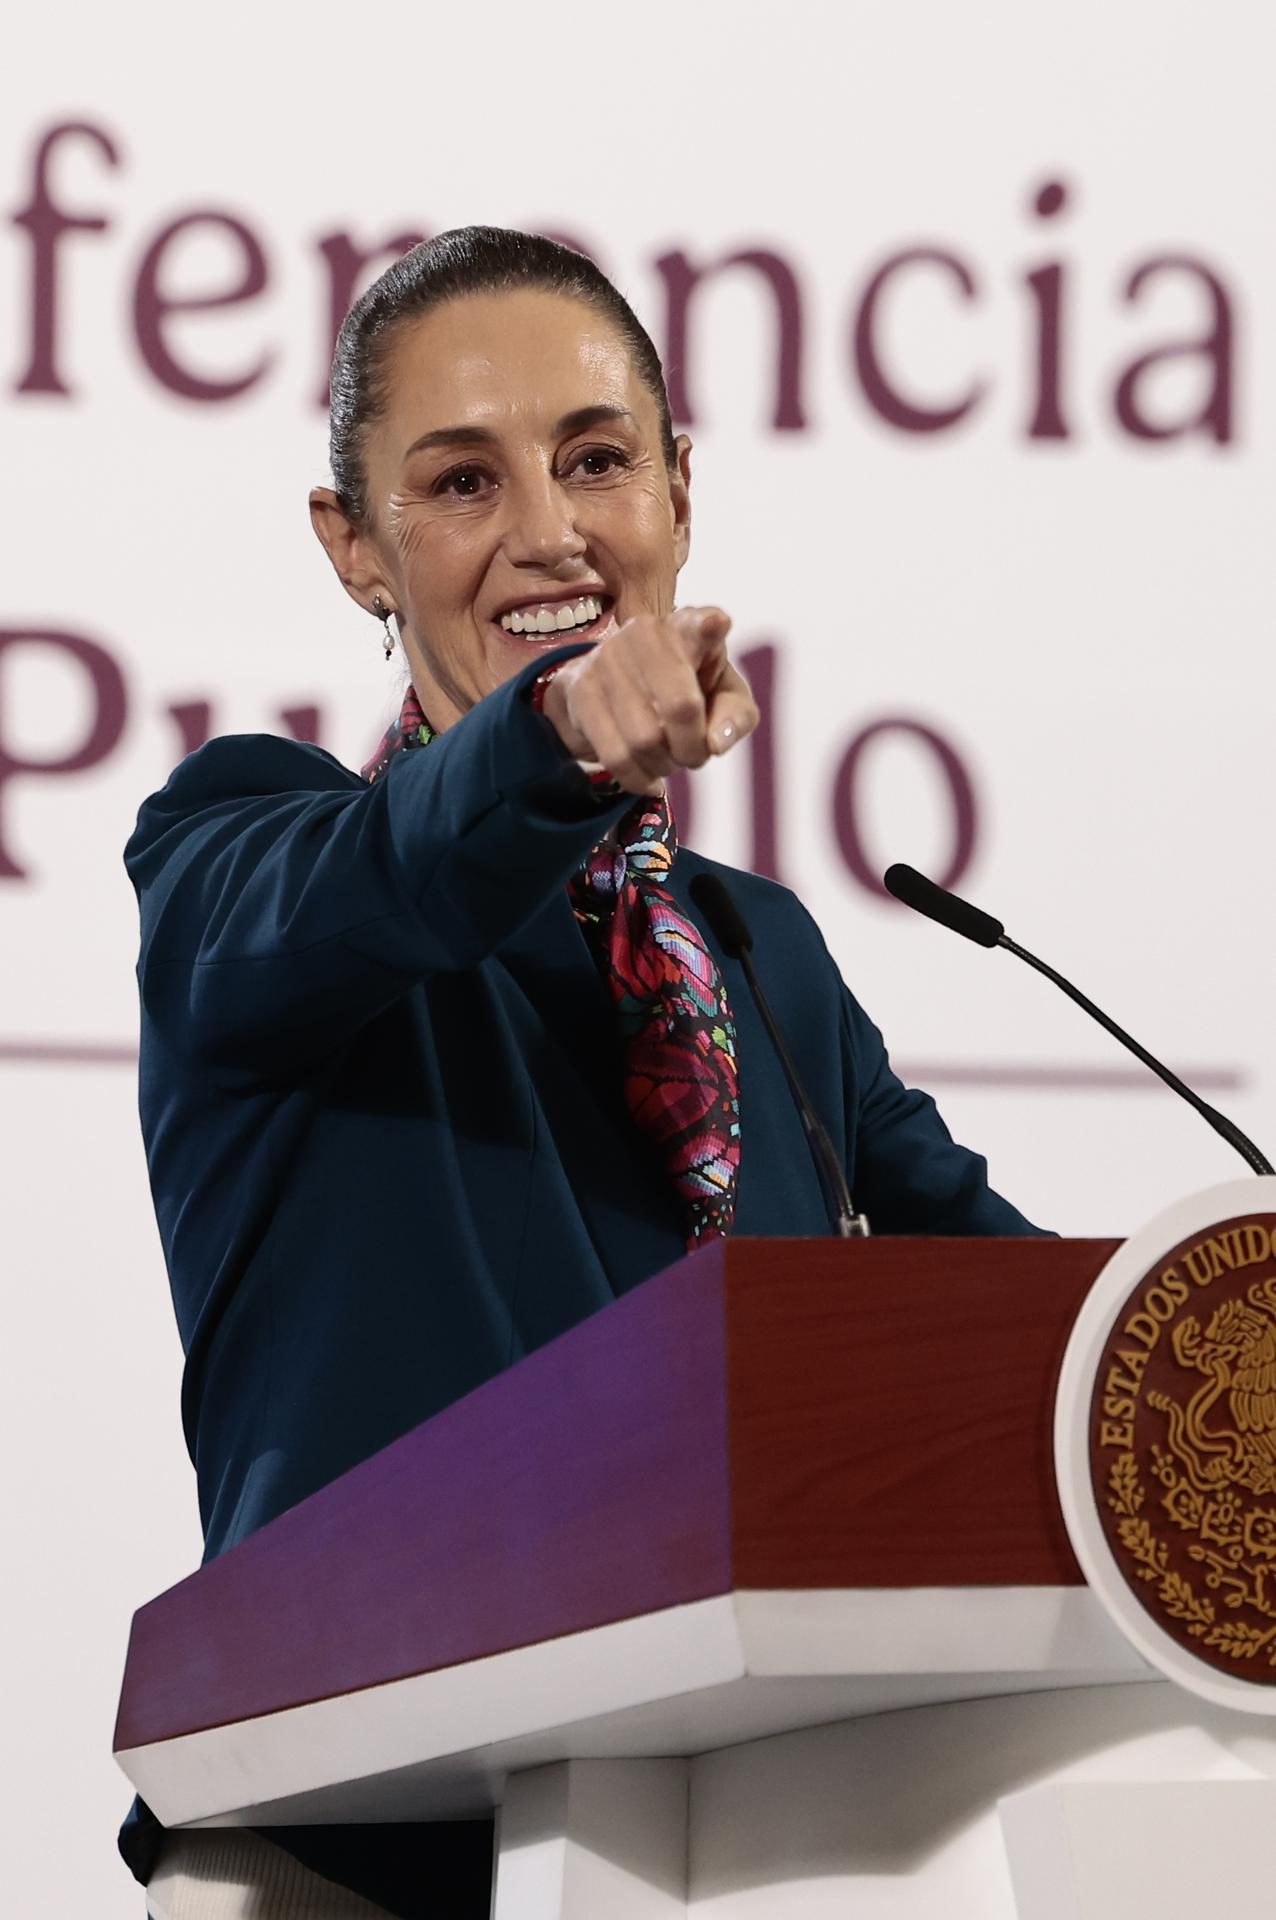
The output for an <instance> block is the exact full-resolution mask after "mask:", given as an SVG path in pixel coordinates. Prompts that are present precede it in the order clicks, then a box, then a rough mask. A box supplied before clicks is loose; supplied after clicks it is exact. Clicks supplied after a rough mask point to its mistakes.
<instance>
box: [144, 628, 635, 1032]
mask: <svg viewBox="0 0 1276 1920" xmlns="http://www.w3.org/2000/svg"><path fill="white" fill-rule="evenodd" d="M580 651H581V649H580V647H579V646H577V647H574V648H571V649H561V650H558V651H557V652H555V653H553V654H547V655H545V656H542V657H541V658H540V659H538V660H537V661H535V662H534V663H533V664H532V665H531V666H529V667H528V668H527V669H526V670H525V671H524V672H523V673H521V674H520V675H518V676H517V677H516V678H515V679H513V680H511V681H508V682H506V684H505V685H504V686H502V687H500V688H498V689H497V690H496V691H495V692H494V693H492V694H490V695H489V696H488V697H487V698H486V699H485V700H483V701H481V702H480V703H479V704H478V705H477V706H476V707H474V708H473V709H472V710H471V712H469V713H468V714H467V715H466V716H465V717H464V719H462V720H461V721H459V722H458V723H457V724H456V725H455V726H453V727H451V728H449V729H448V731H447V732H446V733H443V734H441V735H440V736H439V738H438V739H437V740H435V741H433V742H432V743H431V744H430V746H429V748H428V749H423V750H416V751H412V752H406V753H402V754H399V755H397V756H396V758H395V759H394V760H393V761H392V762H391V764H390V767H389V768H388V769H387V771H386V773H385V774H384V775H383V776H382V778H381V779H380V780H378V781H377V782H376V783H375V784H374V785H372V786H369V785H368V784H367V783H366V782H365V781H363V780H362V779H360V777H359V776H358V775H357V774H353V773H351V772H350V771H349V770H348V769H346V768H345V767H343V766H341V764H340V763H339V762H338V761H336V760H334V759H333V758H332V756H331V755H329V754H326V753H323V752H321V751H320V749H318V748H317V747H308V746H303V745H301V744H299V743H298V742H295V741H289V740H282V739H276V738H274V737H272V736H269V735H240V736H230V737H227V738H223V739H218V740H212V741H210V742H209V743H208V744H207V745H206V746H204V747H201V748H199V749H198V750H197V751H196V752H195V753H193V754H192V755H191V756H190V757H189V758H188V759H186V760H185V761H183V762H182V764H181V766H179V767H178V768H177V770H176V772H175V773H174V774H173V775H172V777H171V779H170V780H169V782H168V784H167V786H166V787H164V788H163V790H162V791H161V792H160V793H158V794H155V795H154V796H152V798H151V799H149V800H148V801H147V802H146V803H145V804H144V805H143V807H142V809H141V812H140V814H139V816H138V822H137V828H136V830H135V832H134V834H133V836H132V838H131V839H130V841H129V844H128V847H127V849H126V851H125V864H126V866H127V869H128V872H129V876H130V878H131V880H132V882H133V885H134V887H135V888H136V890H137V895H138V901H139V906H140V910H141V958H140V961H139V965H138V978H139V985H140V988H141V995H142V1003H143V1013H144V1018H145V1020H147V1021H149V1022H150V1023H151V1024H152V1026H153V1027H154V1028H155V1029H156V1030H157V1032H158V1034H159V1036H160V1037H162V1039H163V1040H164V1042H165V1044H166V1045H167V1046H169V1047H172V1048H174V1049H175V1050H176V1051H177V1052H178V1053H179V1054H183V1055H187V1056H192V1057H195V1058H197V1059H198V1060H199V1061H201V1062H202V1063H203V1064H204V1065H206V1066H217V1065H224V1066H228V1067H232V1068H238V1067H251V1068H268V1069H275V1068H278V1067H281V1066H283V1065H285V1064H286V1063H290V1062H296V1061H298V1060H300V1059H304V1058H306V1057H308V1056H312V1055H315V1054H317V1053H320V1052H325V1051H327V1050H328V1049H329V1048H330V1047H331V1046H332V1045H334V1044H335V1043H337V1042H339V1041H340V1040H342V1039H343V1038H345V1037H346V1036H347V1035H349V1034H350V1033H351V1032H353V1031H356V1030H357V1029H358V1028H359V1027H360V1026H361V1025H362V1024H364V1023H365V1022H366V1021H368V1020H369V1019H370V1018H371V1017H372V1016H373V1015H375V1014H376V1013H378V1012H379V1011H380V1010H381V1009H382V1008H384V1007H385V1006H386V1005H388V1004H389V1003H390V1002H392V1001H393V1000H394V999H396V998H397V997H398V996H400V995H401V994H402V993H404V992H405V991H406V990H407V988H409V987H410V986H411V985H413V984H414V983H416V982H418V981H421V980H424V979H426V978H428V977H429V976H430V975H431V974H435V973H440V972H449V971H454V970H458V969H462V968H467V967H472V966H474V965H475V964H476V963H477V962H479V961H480V960H483V959H484V958H486V957H487V956H488V955H489V954H491V953H493V952H494V951H495V950H496V949H497V948H498V947H500V946H501V944H502V943H503V942H504V941H505V940H507V939H508V938H509V937H510V936H511V935H512V934H513V933H514V932H515V931H516V930H517V929H518V928H519V926H520V925H521V924H522V923H523V922H524V921H525V920H527V919H528V918H529V917H530V916H531V914H532V913H534V912H535V910H536V909H537V908H538V907H540V906H541V905H542V904H543V902H544V901H545V900H546V899H547V898H549V897H550V895H551V893H552V891H553V889H554V888H555V887H558V886H560V885H561V886H565V885H566V883H567V881H568V879H569V878H570V876H571V874H572V873H573V871H574V870H575V869H576V868H577V867H579V865H580V864H581V862H582V860H583V859H584V858H585V857H586V856H587V854H588V853H589V851H590V849H591V847H593V846H594V845H595V844H596V842H597V840H598V839H599V837H600V835H601V834H602V833H604V832H605V831H606V830H607V828H608V827H609V826H610V825H611V823H612V821H613V819H615V818H618V817H619V815H620V813H621V812H622V811H623V810H624V806H625V805H626V804H628V803H629V801H628V796H622V798H621V800H620V801H618V802H617V801H614V800H613V801H610V802H608V803H606V805H602V804H600V803H599V801H598V800H597V799H596V797H595V795H594V791H593V789H592V788H591V787H590V784H589V781H588V780H587V778H586V777H585V775H584V773H583V772H582V771H581V769H580V767H579V766H578V764H577V762H576V761H575V760H574V759H572V758H571V756H570V755H569V754H568V752H567V750H566V748H565V747H564V746H563V744H562V742H561V741H560V740H559V738H558V735H557V734H556V733H555V731H554V729H553V728H552V726H551V725H550V724H549V722H548V721H547V720H545V719H544V718H543V717H542V716H541V715H539V714H537V713H534V712H533V711H532V709H531V707H530V705H529V704H528V698H527V696H528V693H529V691H530V686H531V683H532V681H533V680H534V679H535V678H536V675H537V674H538V673H539V672H540V671H542V670H543V668H544V666H545V664H546V661H547V660H550V659H555V658H558V657H559V653H560V652H561V653H562V654H563V655H564V656H566V655H567V654H568V653H569V652H580Z"/></svg>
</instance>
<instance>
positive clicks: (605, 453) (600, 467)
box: [575, 447, 629, 479]
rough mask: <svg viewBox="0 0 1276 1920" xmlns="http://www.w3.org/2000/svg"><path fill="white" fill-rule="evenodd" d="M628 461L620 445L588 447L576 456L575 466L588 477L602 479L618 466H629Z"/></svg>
mask: <svg viewBox="0 0 1276 1920" xmlns="http://www.w3.org/2000/svg"><path fill="white" fill-rule="evenodd" d="M628 464H629V463H628V461H627V460H626V459H625V456H624V454H623V453H622V452H621V451H620V449H619V447H586V449H585V451H584V452H583V453H582V454H579V455H578V456H577V458H576V463H575V468H576V471H577V472H578V473H583V474H585V476H586V477H587V478H588V479H600V478H601V477H602V475H603V474H605V473H611V472H612V471H614V469H615V468H617V467H624V466H628Z"/></svg>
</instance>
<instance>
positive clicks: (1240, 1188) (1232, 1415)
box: [1055, 1178, 1276, 1715]
mask: <svg viewBox="0 0 1276 1920" xmlns="http://www.w3.org/2000/svg"><path fill="white" fill-rule="evenodd" d="M1055 1452H1056V1465H1057V1469H1058V1475H1059V1492H1060V1499H1061V1503H1062V1506H1063V1512H1064V1518H1065V1521H1066V1522H1067V1526H1068V1532H1069V1536H1070V1538H1071V1541H1072V1545H1073V1549H1074V1551H1075V1552H1076V1555H1077V1558H1078V1560H1079V1561H1080V1562H1081V1567H1082V1570H1083V1571H1084V1573H1085V1575H1086V1578H1087V1580H1088V1581H1089V1582H1090V1584H1091V1586H1092V1587H1094V1588H1095V1589H1096V1591H1097V1592H1098V1593H1099V1595H1100V1597H1101V1598H1102V1599H1103V1600H1104V1601H1105V1603H1106V1604H1107V1606H1108V1609H1109V1611H1110V1612H1111V1613H1112V1614H1113V1615H1114V1616H1115V1617H1116V1619H1117V1622H1118V1624H1119V1625H1120V1626H1121V1627H1122V1629H1123V1630H1124V1631H1125V1633H1126V1634H1127V1636H1128V1637H1129V1638H1130V1639H1131V1640H1132V1641H1133V1642H1134V1644H1135V1645H1136V1647H1137V1648H1138V1649H1139V1651H1140V1652H1141V1653H1142V1654H1143V1655H1144V1656H1145V1658H1147V1659H1148V1660H1150V1661H1151V1662H1152V1663H1153V1665H1155V1666H1157V1667H1159V1668H1160V1669H1161V1671H1162V1672H1163V1673H1165V1674H1167V1675H1168V1676H1169V1678H1171V1679H1173V1680H1177V1681H1178V1682H1180V1684H1182V1685H1184V1686H1186V1687H1189V1688H1190V1689H1191V1690H1192V1691H1193V1692H1195V1693H1198V1694H1202V1695H1204V1696H1205V1697H1206V1698H1207V1699H1211V1700H1214V1701H1215V1702H1218V1703H1220V1704H1225V1705H1228V1706H1234V1707H1241V1708H1243V1709H1246V1710H1248V1711H1251V1712H1255V1713H1268V1714H1273V1715H1276V1179H1273V1178H1263V1179H1251V1180H1248V1181H1245V1182H1233V1183H1229V1184H1228V1185H1227V1186H1225V1187H1216V1188H1212V1189H1211V1190H1210V1191H1209V1192H1206V1193H1203V1194H1198V1195H1195V1196H1194V1197H1193V1198H1192V1199H1190V1200H1185V1201H1181V1202H1179V1203H1178V1204H1177V1205H1176V1206H1174V1207H1172V1208H1170V1209H1169V1210H1168V1212H1167V1213H1165V1214H1163V1215H1161V1216H1160V1217H1159V1218H1158V1219H1157V1220H1155V1221H1153V1222H1152V1224H1151V1225H1150V1226H1149V1227H1147V1228H1145V1229H1144V1230H1143V1232H1142V1233H1140V1234H1137V1235H1135V1236H1134V1238H1133V1239H1131V1240H1129V1241H1127V1242H1126V1244H1125V1245H1124V1246H1123V1247H1121V1248H1120V1249H1119V1250H1118V1252H1117V1253H1116V1254H1115V1255H1114V1256H1113V1258H1112V1259H1111V1260H1110V1261H1109V1262H1108V1265H1107V1266H1106V1267H1105V1268H1104V1270H1103V1272H1102V1273H1101V1274H1100V1275H1099V1277H1098V1279H1097V1280H1096V1281H1095V1284H1094V1287H1093V1288H1092V1289H1091V1292H1090V1294H1089V1296H1088V1297H1087V1299H1086V1302H1085V1304H1084V1306H1083V1307H1082V1310H1081V1313H1080V1314H1079V1315H1078V1317H1077V1322H1076V1326H1075V1327H1074V1329H1073V1334H1072V1337H1071V1339H1070V1341H1069V1344H1068V1350H1067V1354H1066V1355H1065V1359H1064V1366H1063V1372H1062V1374H1061V1377H1060V1383H1059V1399H1058V1406H1057V1411H1056V1425H1055Z"/></svg>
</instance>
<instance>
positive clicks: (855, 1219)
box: [688, 873, 869, 1240]
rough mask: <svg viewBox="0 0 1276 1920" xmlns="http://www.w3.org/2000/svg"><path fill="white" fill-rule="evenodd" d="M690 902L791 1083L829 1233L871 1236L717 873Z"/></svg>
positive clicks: (695, 889)
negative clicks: (745, 991)
mask: <svg viewBox="0 0 1276 1920" xmlns="http://www.w3.org/2000/svg"><path fill="white" fill-rule="evenodd" d="M688 891H689V893H690V895H691V898H692V900H693V901H694V902H695V904H696V906H697V907H699V909H700V911H701V913H702V914H703V915H704V917H705V919H706V920H707V921H708V922H709V927H710V931H711V932H712V933H713V934H714V936H715V938H716V939H717V942H718V945H719V946H720V947H721V948H722V951H723V952H724V953H725V954H726V955H727V957H728V959H731V960H738V961H739V962H740V965H741V966H742V967H743V968H744V977H745V979H746V980H747V981H748V983H749V991H750V993H752V995H753V998H754V1001H755V1003H756V1005H757V1009H758V1012H759V1013H760V1014H761V1016H762V1024H763V1026H765V1028H766V1030H767V1032H768V1033H769V1034H770V1036H771V1045H772V1046H773V1047H774V1048H775V1051H776V1053H777V1054H778V1056H779V1060H780V1065H781V1066H782V1067H783V1068H784V1077H785V1079H786V1080H787V1081H788V1083H789V1091H790V1093H791V1094H792V1095H793V1101H794V1105H795V1106H796V1107H797V1110H798V1115H799V1117H800V1119H801V1121H802V1125H803V1127H804V1128H805V1130H806V1140H807V1145H808V1146H809V1147H810V1149H811V1157H812V1159H813V1160H814V1161H815V1166H816V1171H817V1172H818V1174H819V1176H820V1185H821V1186H822V1187H823V1189H824V1202H825V1205H826V1207H827V1208H828V1216H829V1223H830V1225H831V1226H832V1228H833V1231H834V1232H835V1233H837V1234H840V1235H841V1237H842V1239H844V1240H863V1239H867V1238H868V1235H869V1224H868V1216H867V1215H866V1214H863V1213H857V1212H856V1211H855V1202H854V1201H853V1200H852V1198H851V1192H850V1188H849V1187H848V1186H847V1184H846V1175H845V1174H844V1173H843V1171H842V1163H841V1161H840V1160H839V1159H838V1157H837V1154H836V1153H835V1152H834V1150H833V1142H832V1141H831V1140H830V1139H829V1136H828V1132H827V1130H826V1128H825V1126H824V1123H823V1121H822V1120H821V1119H820V1117H819V1115H818V1114H817V1113H816V1111H815V1108H814V1107H813V1106H812V1105H811V1102H810V1101H809V1100H808V1099H807V1097H806V1090H805V1088H804V1087H803V1085H802V1082H801V1080H800V1079H799V1078H798V1070H797V1067H796V1066H795V1065H794V1061H793V1055H792V1054H791V1053H790V1052H789V1049H788V1047H787V1046H786V1044H785V1041H784V1036H783V1034H782V1033H781V1032H780V1029H779V1027H778V1026H777V1025H776V1023H775V1015H774V1014H773V1013H772V1011H771V1007H770V1003H769V1002H768V1000H767V997H766V995H765V994H764V993H763V991H762V986H761V983H760V982H759V980H758V976H757V973H756V972H755V970H754V966H753V959H752V948H753V936H752V934H751V933H750V932H749V929H748V927H747V926H746V925H745V923H744V920H743V918H742V917H741V914H740V909H739V908H738V907H737V906H736V903H735V901H734V900H733V899H732V898H731V895H730V894H729V893H728V892H727V889H726V887H725V886H724V885H723V883H722V881H721V880H719V879H718V877H717V875H716V874H712V873H698V874H697V875H696V877H695V879H694V880H693V881H692V882H691V885H690V887H689V889H688Z"/></svg>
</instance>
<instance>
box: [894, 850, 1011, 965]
mask: <svg viewBox="0 0 1276 1920" xmlns="http://www.w3.org/2000/svg"><path fill="white" fill-rule="evenodd" d="M882 882H883V885H884V886H885V888H886V891H887V892H888V893H893V894H894V896H895V898H896V899H897V900H902V901H903V903H904V905H905V906H906V907H912V908H913V910H914V911H915V912H917V913H924V914H925V915H926V918H927V919H928V920H938V922H939V924H940V926H941V927H951V928H952V931H953V932H954V933H960V934H964V935H965V937H966V939H967V940H973V941H974V942H975V943H976V945H977V946H981V947H995V946H996V945H997V942H998V941H999V940H1000V939H1001V937H1002V935H1003V934H1004V933H1005V931H1006V929H1005V928H1004V927H1003V926H1002V924H1001V921H1000V920H994V919H993V917H992V915H991V914H990V913H983V912H981V911H980V909H979V908H978V907H972V906H971V904H970V902H969V901H968V900H959V899H958V898H957V895H956V894H955V893H949V892H948V891H947V889H946V888H945V887H937V886H936V885H935V882H934V881H933V880H928V879H927V878H926V875H925V874H924V873H918V871H917V869H916V867H906V866H904V865H902V864H897V865H895V866H893V867H887V869H886V872H885V873H884V874H883V875H882Z"/></svg>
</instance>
